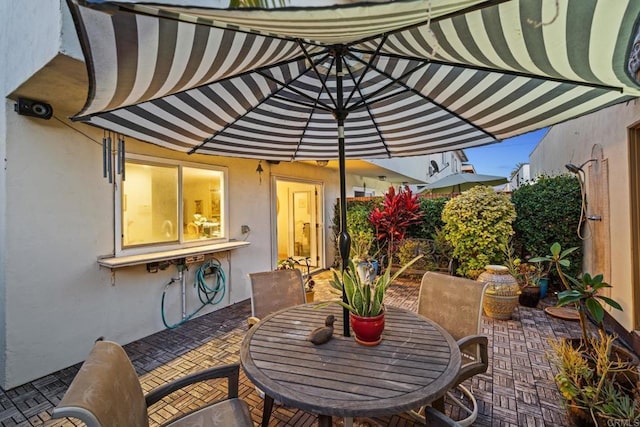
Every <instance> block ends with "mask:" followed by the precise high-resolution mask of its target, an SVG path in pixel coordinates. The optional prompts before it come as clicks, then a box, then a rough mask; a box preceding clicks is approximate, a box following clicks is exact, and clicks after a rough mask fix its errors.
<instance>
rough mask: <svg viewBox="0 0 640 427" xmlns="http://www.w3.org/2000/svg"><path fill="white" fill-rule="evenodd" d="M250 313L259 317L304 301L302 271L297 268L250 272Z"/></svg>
mask: <svg viewBox="0 0 640 427" xmlns="http://www.w3.org/2000/svg"><path fill="white" fill-rule="evenodd" d="M249 279H250V280H251V315H252V316H254V317H257V318H259V319H261V318H263V317H265V316H267V315H269V314H271V313H274V312H276V311H278V310H282V309H283V308H287V307H292V306H294V305H298V304H304V303H305V302H306V299H305V292H304V281H303V280H302V273H300V270H297V269H286V270H274V271H264V272H260V273H250V274H249Z"/></svg>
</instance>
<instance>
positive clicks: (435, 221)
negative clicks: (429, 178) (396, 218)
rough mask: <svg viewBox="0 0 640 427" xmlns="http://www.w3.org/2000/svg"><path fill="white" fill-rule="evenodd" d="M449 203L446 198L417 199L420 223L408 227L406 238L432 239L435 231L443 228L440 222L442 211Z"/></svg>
mask: <svg viewBox="0 0 640 427" xmlns="http://www.w3.org/2000/svg"><path fill="white" fill-rule="evenodd" d="M448 201H449V198H448V197H438V198H436V199H427V198H424V197H422V198H419V199H418V202H419V203H420V212H422V218H421V221H420V222H419V223H417V224H414V225H412V226H410V227H409V229H408V230H407V236H406V237H414V238H416V239H434V238H435V237H434V236H435V234H436V231H437V230H438V229H439V228H442V227H443V226H444V222H442V210H443V209H444V205H446V204H447V202H448Z"/></svg>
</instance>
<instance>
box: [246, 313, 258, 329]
mask: <svg viewBox="0 0 640 427" xmlns="http://www.w3.org/2000/svg"><path fill="white" fill-rule="evenodd" d="M259 321H260V319H258V318H257V317H254V316H251V317H249V318H248V319H247V326H248V327H249V328H251V327H252V326H253V325H255V324H256V323H258V322H259Z"/></svg>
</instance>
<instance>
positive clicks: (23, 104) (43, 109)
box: [14, 98, 53, 120]
mask: <svg viewBox="0 0 640 427" xmlns="http://www.w3.org/2000/svg"><path fill="white" fill-rule="evenodd" d="M14 109H15V111H17V112H18V114H20V115H23V116H31V117H38V118H40V119H45V120H49V119H50V118H51V116H53V108H52V107H51V105H50V104H47V103H46V102H42V101H36V100H34V99H27V98H18V103H17V104H16V105H15V107H14Z"/></svg>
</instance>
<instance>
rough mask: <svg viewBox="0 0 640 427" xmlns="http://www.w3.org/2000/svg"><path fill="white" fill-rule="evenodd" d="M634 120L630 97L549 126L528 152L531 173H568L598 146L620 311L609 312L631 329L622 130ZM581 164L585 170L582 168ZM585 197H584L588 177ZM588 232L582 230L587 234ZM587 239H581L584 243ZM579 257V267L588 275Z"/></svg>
mask: <svg viewBox="0 0 640 427" xmlns="http://www.w3.org/2000/svg"><path fill="white" fill-rule="evenodd" d="M638 122H640V102H639V101H638V100H634V101H630V102H628V103H625V104H619V105H615V106H613V107H609V108H607V109H605V110H602V111H600V112H597V113H593V114H589V115H586V116H584V117H581V118H578V119H574V120H571V121H568V122H565V123H562V124H560V125H556V126H553V127H552V128H551V129H550V130H549V132H548V133H547V135H546V136H545V137H544V138H543V139H542V140H541V141H540V143H539V144H538V146H536V148H535V149H534V150H533V151H532V153H531V155H530V165H531V175H532V177H536V176H539V175H542V174H545V175H549V176H554V175H558V174H562V173H568V172H567V170H566V168H565V166H564V165H565V164H567V163H573V164H576V165H581V164H582V163H584V162H585V161H587V160H589V159H590V158H591V150H592V148H593V146H594V144H599V145H600V146H601V147H602V149H603V157H604V159H607V160H608V164H609V165H608V170H609V188H608V192H609V215H610V235H611V242H610V247H611V277H610V278H607V277H605V280H607V281H608V282H609V283H611V285H612V286H613V287H612V288H611V296H612V297H613V298H614V299H615V300H617V301H618V302H619V303H620V304H621V305H622V306H623V309H624V310H623V311H622V312H620V311H617V310H613V311H611V315H612V316H614V317H615V318H616V319H617V320H618V321H619V322H620V323H621V324H622V325H623V326H624V327H625V328H627V329H629V330H630V329H633V316H634V313H633V298H632V297H633V288H632V280H631V266H632V263H633V262H638V260H632V259H631V240H630V224H631V218H630V209H631V207H630V202H629V160H628V159H629V153H628V137H627V131H628V128H629V127H631V126H635V125H637V124H638ZM588 166H589V165H586V166H585V168H584V169H585V171H588ZM586 181H587V197H589V188H588V179H587V180H586ZM587 236H588V234H587ZM589 244H590V242H589V241H587V242H586V247H587V248H588V247H589ZM588 259H589V257H588V256H585V260H586V264H585V271H588V272H590V273H593V274H597V273H600V272H597V271H592V270H591V267H590V265H588Z"/></svg>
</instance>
